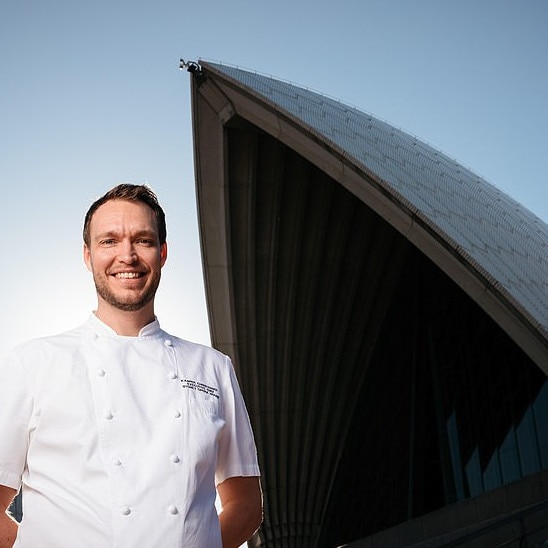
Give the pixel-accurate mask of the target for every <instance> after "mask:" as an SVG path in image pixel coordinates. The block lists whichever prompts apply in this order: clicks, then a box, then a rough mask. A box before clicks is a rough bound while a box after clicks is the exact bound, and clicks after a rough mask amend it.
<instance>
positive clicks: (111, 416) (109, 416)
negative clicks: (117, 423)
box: [105, 411, 114, 421]
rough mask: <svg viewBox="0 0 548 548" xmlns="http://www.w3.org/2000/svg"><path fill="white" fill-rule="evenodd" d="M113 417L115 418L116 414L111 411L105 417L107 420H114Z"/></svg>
mask: <svg viewBox="0 0 548 548" xmlns="http://www.w3.org/2000/svg"><path fill="white" fill-rule="evenodd" d="M113 418H114V415H113V414H112V413H111V412H110V411H107V412H106V413H105V419H107V421H109V420H112V419H113Z"/></svg>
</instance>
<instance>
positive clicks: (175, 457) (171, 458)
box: [169, 455, 181, 464]
mask: <svg viewBox="0 0 548 548" xmlns="http://www.w3.org/2000/svg"><path fill="white" fill-rule="evenodd" d="M169 460H170V461H171V462H173V463H174V464H177V463H178V462H179V461H180V460H181V459H180V458H179V457H178V455H171V457H169Z"/></svg>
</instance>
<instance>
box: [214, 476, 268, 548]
mask: <svg viewBox="0 0 548 548" xmlns="http://www.w3.org/2000/svg"><path fill="white" fill-rule="evenodd" d="M217 492H218V493H219V498H220V500H221V513H220V514H219V519H220V522H221V535H222V538H223V548H237V547H238V546H241V545H242V544H243V543H244V542H245V541H246V540H248V539H249V538H250V537H251V536H252V535H253V533H254V532H255V531H256V530H257V529H258V528H259V526H260V525H261V522H262V521H263V497H262V493H261V484H260V481H259V478H258V477H255V476H250V477H241V476H238V477H232V478H228V479H227V480H225V481H223V483H221V484H219V485H218V486H217Z"/></svg>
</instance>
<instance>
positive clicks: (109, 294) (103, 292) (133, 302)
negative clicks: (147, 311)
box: [93, 272, 160, 312]
mask: <svg viewBox="0 0 548 548" xmlns="http://www.w3.org/2000/svg"><path fill="white" fill-rule="evenodd" d="M93 281H94V282H95V290H96V291H97V295H99V297H101V298H102V299H103V300H104V301H106V302H107V303H108V304H110V305H111V306H113V307H115V308H117V309H118V310H122V311H124V312H136V311H137V310H141V309H142V308H144V307H145V306H146V305H147V304H148V303H150V302H151V301H152V300H153V299H154V296H155V295H156V291H157V290H158V286H159V285H160V273H159V272H158V273H157V274H155V275H154V277H153V278H152V280H151V284H150V285H149V287H148V288H147V290H146V291H145V292H144V293H142V294H140V295H139V298H128V299H121V298H119V297H117V296H116V295H115V294H114V292H113V291H111V290H110V288H109V287H108V285H107V284H106V283H105V281H104V280H102V279H100V278H99V277H98V276H95V275H94V276H93Z"/></svg>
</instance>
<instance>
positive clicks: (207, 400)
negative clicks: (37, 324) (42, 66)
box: [0, 184, 262, 548]
mask: <svg viewBox="0 0 548 548" xmlns="http://www.w3.org/2000/svg"><path fill="white" fill-rule="evenodd" d="M166 258H167V244H166V227H165V217H164V212H163V210H162V208H161V207H160V205H159V204H158V202H157V199H156V196H155V194H154V193H153V192H152V191H151V190H150V189H149V188H148V187H146V186H142V185H129V184H123V185H119V186H117V187H115V188H113V189H112V190H111V191H109V192H107V194H105V195H104V196H103V197H102V198H100V199H99V200H97V201H96V202H95V203H94V204H93V205H92V206H91V207H90V209H89V211H88V212H87V214H86V217H85V221H84V261H85V264H86V265H87V267H88V269H89V270H90V271H91V273H92V274H93V279H94V282H95V287H96V291H97V301H98V304H97V310H96V311H95V313H94V314H91V316H90V318H89V319H88V321H87V323H86V324H84V325H83V326H82V327H80V328H77V329H74V330H72V331H69V332H67V333H63V334H61V335H57V336H53V337H46V338H43V339H38V340H34V341H29V342H28V343H25V344H23V345H21V346H19V347H18V348H16V349H15V350H14V351H12V352H11V353H10V355H9V356H8V357H7V358H6V359H4V360H3V361H2V363H1V364H0V503H1V504H3V508H8V506H9V504H10V502H11V501H12V499H13V497H14V496H15V494H16V493H17V491H18V490H19V488H20V486H21V488H22V492H23V504H24V507H23V520H22V522H21V524H20V525H19V526H18V525H17V524H16V523H15V522H14V521H13V520H12V519H11V518H10V517H9V516H8V515H7V514H6V513H5V512H0V515H1V522H0V526H1V527H0V547H4V546H12V544H13V543H14V542H15V544H14V546H18V547H22V548H49V547H51V548H64V547H67V548H69V547H70V548H73V547H78V548H82V547H88V546H89V547H94V548H99V547H100V548H106V547H111V546H112V547H114V546H116V547H123V548H132V547H139V548H141V547H142V548H153V547H159V548H167V547H184V548H194V547H195V548H209V547H220V546H221V545H222V546H223V547H236V546H240V545H241V544H242V543H243V542H245V540H247V539H248V538H249V537H250V536H251V535H252V534H253V532H254V531H255V530H256V529H257V528H258V527H259V525H260V522H261V519H262V500H261V490H260V484H259V477H258V476H259V469H258V465H257V458H256V450H255V445H254V441H253V435H252V432H251V428H250V425H249V419H248V416H247V412H246V409H245V406H244V403H243V400H242V397H241V393H240V391H239V388H238V384H237V381H236V378H235V375H234V371H233V368H232V364H231V362H230V360H229V359H228V358H227V357H226V356H224V355H222V354H220V353H219V352H217V351H215V350H213V349H211V348H208V347H204V346H201V345H196V344H192V343H189V342H187V341H184V340H181V339H179V338H176V337H173V336H171V335H169V334H167V333H166V332H164V331H162V330H161V329H160V326H159V323H158V320H157V319H156V316H155V313H154V296H155V293H156V289H157V288H158V284H159V282H160V273H161V269H162V267H163V266H164V263H165V262H166ZM216 492H218V494H219V498H220V501H221V507H222V509H221V512H220V514H219V516H217V512H216V510H215V505H214V503H215V498H216Z"/></svg>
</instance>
